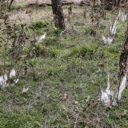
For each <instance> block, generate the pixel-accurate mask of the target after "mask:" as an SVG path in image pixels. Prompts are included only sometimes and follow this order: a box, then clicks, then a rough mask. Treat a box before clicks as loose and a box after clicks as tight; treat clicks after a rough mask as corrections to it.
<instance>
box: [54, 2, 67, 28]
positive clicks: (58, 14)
mask: <svg viewBox="0 0 128 128" xmlns="http://www.w3.org/2000/svg"><path fill="white" fill-rule="evenodd" d="M52 11H53V15H54V22H55V26H56V27H57V28H60V29H65V23H64V15H63V9H62V1H61V0H52Z"/></svg>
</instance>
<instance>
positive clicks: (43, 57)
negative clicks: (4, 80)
mask: <svg viewBox="0 0 128 128" xmlns="http://www.w3.org/2000/svg"><path fill="white" fill-rule="evenodd" d="M19 7H20V8H19ZM63 9H64V14H65V22H66V30H65V31H64V32H63V33H62V32H61V30H59V29H56V28H55V27H54V23H53V18H52V11H51V7H40V8H26V6H25V5H24V4H23V3H22V2H20V3H17V4H15V5H14V6H13V9H12V11H11V12H10V13H9V19H8V23H9V24H6V25H2V27H3V29H1V31H0V37H1V39H3V40H4V41H1V44H0V70H1V71H2V72H0V75H2V74H4V73H5V72H6V73H7V74H9V72H8V71H9V69H15V70H16V73H17V76H16V77H17V79H19V81H18V83H17V84H15V85H13V86H11V82H10V86H9V87H7V88H4V89H3V88H2V87H1V89H0V128H127V126H128V89H126V90H125V91H124V93H123V97H122V100H121V103H120V105H119V106H118V107H112V108H111V109H109V108H106V107H104V106H103V104H102V103H101V102H100V101H99V98H100V95H101V89H105V88H106V86H107V74H108V70H109V73H110V81H111V85H112V86H113V85H116V84H117V71H118V62H119V57H120V52H121V48H122V45H123V43H124V42H125V36H124V32H125V29H126V25H127V24H126V23H124V22H122V21H121V20H119V23H118V27H117V34H116V35H115V39H114V41H113V42H112V44H111V45H107V44H104V43H103V41H102V40H101V36H102V34H103V33H105V34H106V35H107V33H108V31H109V24H110V21H111V19H113V21H114V19H115V17H116V15H117V12H116V11H115V12H111V14H110V12H107V14H106V17H105V18H104V19H101V21H100V24H101V26H97V25H95V23H94V24H93V25H92V23H91V19H90V8H87V12H88V13H87V17H86V19H84V18H83V11H84V7H73V14H72V16H71V19H70V21H69V18H68V11H67V6H64V7H63ZM27 12H28V13H27ZM0 23H2V24H3V21H2V20H1V21H0ZM14 24H15V25H14ZM20 24H26V26H25V28H24V30H23V31H24V33H22V37H23V38H24V41H23V43H22V44H20V43H18V42H17V44H15V45H16V46H17V47H13V45H12V42H14V38H15V37H18V36H19V33H21V30H22V27H21V25H20ZM5 28H6V29H5ZM2 30H5V31H2ZM9 32H10V33H9ZM45 33H46V38H45V39H44V40H43V41H42V42H38V40H39V39H40V37H41V35H43V34H45ZM6 42H7V43H6Z"/></svg>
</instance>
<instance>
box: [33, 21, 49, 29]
mask: <svg viewBox="0 0 128 128" xmlns="http://www.w3.org/2000/svg"><path fill="white" fill-rule="evenodd" d="M33 27H34V28H35V29H41V28H46V27H47V24H46V23H45V22H42V21H37V22H35V23H33Z"/></svg>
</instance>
